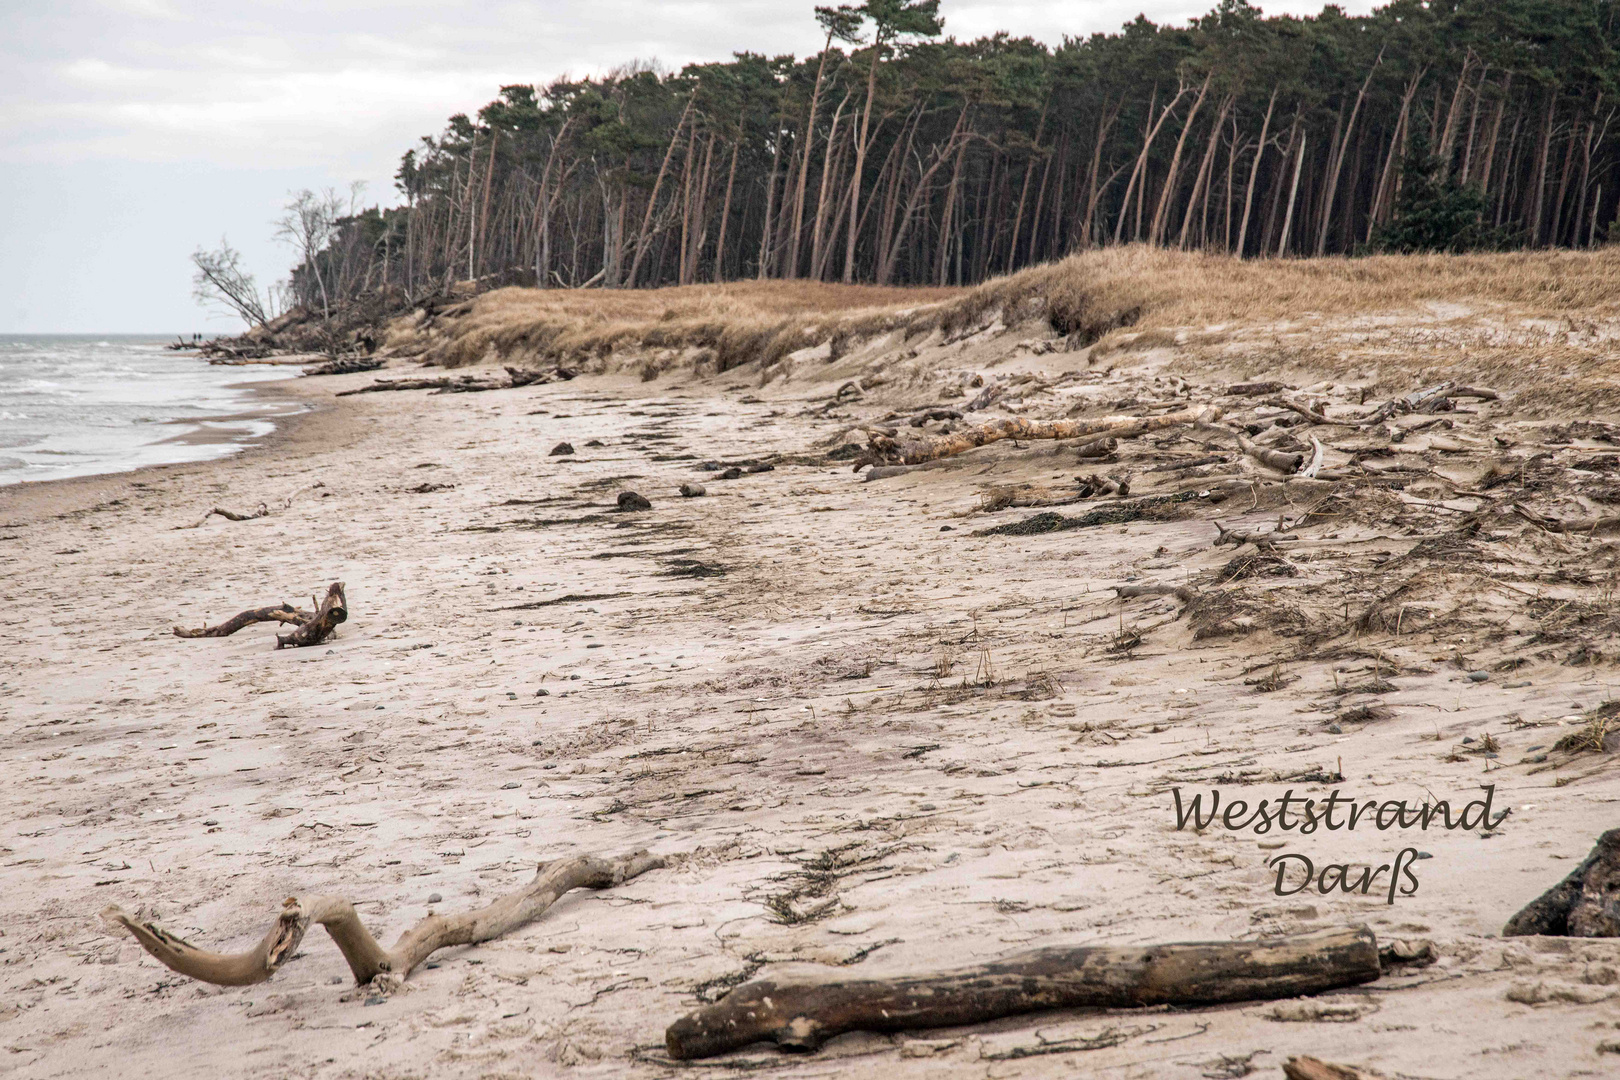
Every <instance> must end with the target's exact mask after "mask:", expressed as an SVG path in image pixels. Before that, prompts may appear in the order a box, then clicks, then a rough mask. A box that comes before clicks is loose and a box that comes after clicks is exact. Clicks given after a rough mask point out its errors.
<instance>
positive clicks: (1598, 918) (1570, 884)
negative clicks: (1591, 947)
mask: <svg viewBox="0 0 1620 1080" xmlns="http://www.w3.org/2000/svg"><path fill="white" fill-rule="evenodd" d="M1530 934H1547V935H1549V936H1555V937H1620V829H1610V830H1609V831H1608V832H1606V833H1604V834H1603V835H1602V836H1600V837H1598V842H1597V844H1596V845H1594V846H1593V848H1592V851H1591V853H1590V854H1588V855H1587V856H1586V858H1585V859H1582V860H1581V864H1580V865H1579V866H1577V867H1576V868H1575V869H1573V870H1571V871H1570V872H1569V876H1567V877H1565V878H1564V880H1563V881H1560V882H1559V883H1558V884H1557V885H1554V886H1553V887H1552V888H1550V889H1548V890H1547V891H1546V892H1544V893H1542V894H1541V895H1540V896H1538V897H1537V898H1536V899H1534V900H1532V901H1531V902H1530V903H1528V904H1526V905H1525V906H1524V909H1523V910H1521V911H1520V912H1519V913H1518V914H1517V915H1515V916H1513V918H1511V919H1509V920H1508V923H1507V925H1506V926H1504V927H1503V928H1502V936H1503V937H1524V936H1527V935H1530Z"/></svg>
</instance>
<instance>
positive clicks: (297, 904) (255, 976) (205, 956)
mask: <svg viewBox="0 0 1620 1080" xmlns="http://www.w3.org/2000/svg"><path fill="white" fill-rule="evenodd" d="M663 865H664V860H663V858H662V857H661V856H657V855H649V854H648V853H647V852H645V851H637V852H634V853H632V854H629V855H623V856H620V857H619V858H616V859H604V858H600V857H597V856H594V855H580V856H576V857H574V858H571V859H561V860H558V861H556V862H550V863H541V864H540V866H539V869H538V871H537V872H536V873H535V875H534V879H533V880H532V881H530V882H529V883H528V884H527V885H525V886H524V887H523V888H522V889H519V890H518V891H517V892H514V893H509V894H507V895H506V896H503V897H501V898H499V899H498V900H496V901H495V902H494V903H492V904H489V905H488V906H486V907H482V908H479V909H477V910H476V911H468V912H463V913H462V914H459V915H429V916H428V917H427V918H425V919H423V920H422V921H420V922H418V923H417V924H416V925H415V926H413V927H411V928H410V929H409V930H407V931H405V933H403V934H401V935H400V937H399V940H398V941H396V942H394V947H393V948H392V949H384V948H383V947H382V946H381V945H379V944H378V943H377V939H376V938H374V937H372V936H371V933H370V932H369V931H368V930H367V929H366V928H365V925H364V924H363V923H361V921H360V916H359V915H358V914H357V913H356V912H355V910H354V905H353V904H351V903H350V902H349V901H348V900H345V899H344V898H342V897H340V896H293V897H289V898H288V899H287V900H285V901H284V902H283V903H282V906H281V913H280V914H279V915H278V916H277V917H276V922H275V925H274V926H272V927H271V928H270V931H269V933H267V934H265V936H264V938H263V939H262V940H260V942H259V943H258V944H257V945H255V946H253V948H251V949H248V950H247V951H246V952H240V953H215V952H208V951H207V950H205V949H199V948H197V947H196V946H195V945H192V944H191V943H190V942H187V941H182V940H181V939H180V938H177V937H175V936H174V935H173V934H171V933H169V932H168V931H167V930H164V929H163V928H162V927H159V926H157V925H155V924H153V923H150V922H141V921H138V920H136V919H135V918H134V917H132V916H131V915H129V914H128V913H126V912H125V911H124V910H123V909H122V908H119V907H118V906H116V905H113V906H111V907H108V908H107V909H106V910H104V911H103V912H102V913H101V915H102V918H103V919H104V920H106V921H107V922H108V923H109V924H110V925H113V926H121V927H123V928H124V929H126V930H128V931H129V932H130V933H131V934H132V935H134V937H135V940H136V941H138V942H140V944H141V947H142V948H143V949H145V950H146V951H147V952H149V953H151V954H152V955H153V956H155V957H156V958H157V959H158V960H159V961H160V962H162V963H163V965H164V966H165V967H167V968H169V969H170V970H172V971H177V972H179V973H180V974H181V975H185V976H187V977H188V978H192V979H198V980H200V981H202V982H206V983H213V984H214V985H216V986H251V985H253V984H254V983H261V982H264V981H265V980H266V979H268V978H269V977H270V976H272V975H274V974H275V973H276V970H277V969H278V968H280V967H281V965H282V964H284V963H286V961H287V960H288V959H290V958H291V957H292V956H293V955H294V954H295V953H296V952H297V951H298V945H299V943H300V942H302V941H303V940H304V934H305V933H306V932H307V931H308V930H309V928H310V926H311V925H312V924H315V923H319V924H320V925H322V926H324V927H326V932H327V933H328V934H330V935H331V936H332V940H333V941H334V942H335V943H336V944H337V947H338V949H339V950H340V951H341V952H342V953H343V958H344V959H345V960H347V961H348V963H349V970H350V971H351V972H353V973H354V981H355V983H356V984H358V985H365V984H366V983H370V982H372V980H374V979H376V978H377V977H378V976H385V977H387V978H388V979H391V980H396V981H403V980H404V979H406V978H407V977H408V976H409V975H410V973H411V972H412V971H413V970H415V968H416V966H417V965H418V964H420V963H421V962H422V961H424V960H426V959H427V958H428V957H429V956H431V955H433V953H435V952H437V951H438V950H440V949H445V948H449V947H450V946H452V945H477V944H479V943H480V942H484V941H489V940H491V939H493V938H498V937H500V936H501V935H502V934H509V933H511V932H512V931H513V930H516V929H518V928H519V927H522V926H526V925H528V924H529V923H531V922H533V921H534V920H536V919H538V918H539V917H540V916H541V915H543V914H545V911H546V909H547V908H549V907H551V905H552V904H554V903H556V902H557V899H558V898H559V897H561V896H562V895H563V894H564V893H566V892H568V891H570V890H571V889H610V888H612V887H614V886H615V885H620V884H623V883H624V882H626V881H628V880H630V879H631V878H633V877H636V876H638V875H640V874H644V873H646V872H647V871H648V870H652V869H655V868H657V867H660V866H663Z"/></svg>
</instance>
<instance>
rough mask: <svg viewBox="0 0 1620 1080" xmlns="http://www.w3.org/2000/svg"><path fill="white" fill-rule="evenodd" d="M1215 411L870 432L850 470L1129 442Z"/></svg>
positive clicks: (1022, 420) (1215, 415) (1206, 419)
mask: <svg viewBox="0 0 1620 1080" xmlns="http://www.w3.org/2000/svg"><path fill="white" fill-rule="evenodd" d="M1220 415H1221V413H1220V410H1219V409H1216V408H1208V409H1183V410H1181V411H1179V412H1171V413H1165V414H1163V415H1161V416H1105V417H1102V418H1100V419H1095V420H1028V419H1025V418H1023V417H1020V416H1013V417H1008V418H1006V419H1003V420H987V421H985V422H984V423H982V424H971V425H967V426H965V427H961V428H958V429H957V430H955V431H952V432H950V433H949V434H944V435H934V436H918V437H903V436H901V435H899V434H898V433H897V434H895V435H889V434H886V433H882V432H876V431H874V432H872V433H871V434H870V435H868V436H867V445H866V451H865V452H864V453H862V454H861V455H860V456H859V457H857V458H856V459H855V462H854V466H855V471H856V472H859V471H860V470H861V469H862V468H864V467H865V466H867V465H920V464H922V463H923V462H925V461H934V460H936V459H938V458H946V457H950V456H952V455H953V454H960V453H962V452H963V451H966V450H972V449H974V448H975V447H979V446H988V445H989V444H991V443H993V442H1000V441H1001V440H1003V439H1077V438H1079V437H1081V436H1083V435H1112V436H1115V437H1117V438H1129V437H1130V436H1133V435H1145V434H1147V433H1148V432H1150V431H1159V430H1161V429H1163V428H1168V427H1178V426H1181V425H1184V424H1196V423H1200V422H1203V423H1208V422H1211V421H1213V420H1217V419H1219V418H1220Z"/></svg>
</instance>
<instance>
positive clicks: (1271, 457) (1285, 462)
mask: <svg viewBox="0 0 1620 1080" xmlns="http://www.w3.org/2000/svg"><path fill="white" fill-rule="evenodd" d="M1233 434H1234V435H1236V436H1237V444H1238V449H1240V450H1242V451H1243V452H1244V453H1245V454H1247V455H1248V456H1249V457H1251V458H1253V459H1254V460H1256V461H1258V462H1259V463H1260V464H1262V465H1264V466H1265V467H1266V468H1268V469H1275V470H1277V471H1278V472H1282V473H1292V472H1297V471H1299V467H1300V465H1301V464H1303V463H1304V461H1305V455H1304V454H1295V453H1291V452H1289V451H1286V450H1273V449H1271V448H1270V447H1269V446H1261V445H1260V444H1259V443H1257V442H1255V441H1254V440H1253V439H1250V438H1249V437H1248V436H1247V435H1245V434H1243V433H1242V432H1241V431H1237V432H1233Z"/></svg>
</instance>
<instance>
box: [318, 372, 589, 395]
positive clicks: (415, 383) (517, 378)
mask: <svg viewBox="0 0 1620 1080" xmlns="http://www.w3.org/2000/svg"><path fill="white" fill-rule="evenodd" d="M578 374H579V372H577V371H575V370H574V369H572V368H565V367H552V368H515V367H509V368H507V369H506V374H505V375H472V374H467V375H441V376H437V377H434V378H421V379H378V380H377V381H376V382H374V383H372V384H371V385H369V386H357V387H355V388H354V389H353V390H339V391H338V393H337V396H338V397H346V396H347V395H349V394H373V393H377V392H379V391H383V390H432V391H433V392H434V393H436V394H474V393H478V392H480V391H483V390H512V389H515V388H517V387H519V386H536V385H539V384H541V383H548V382H562V381H566V380H568V379H572V378H573V377H574V376H575V375H578Z"/></svg>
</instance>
